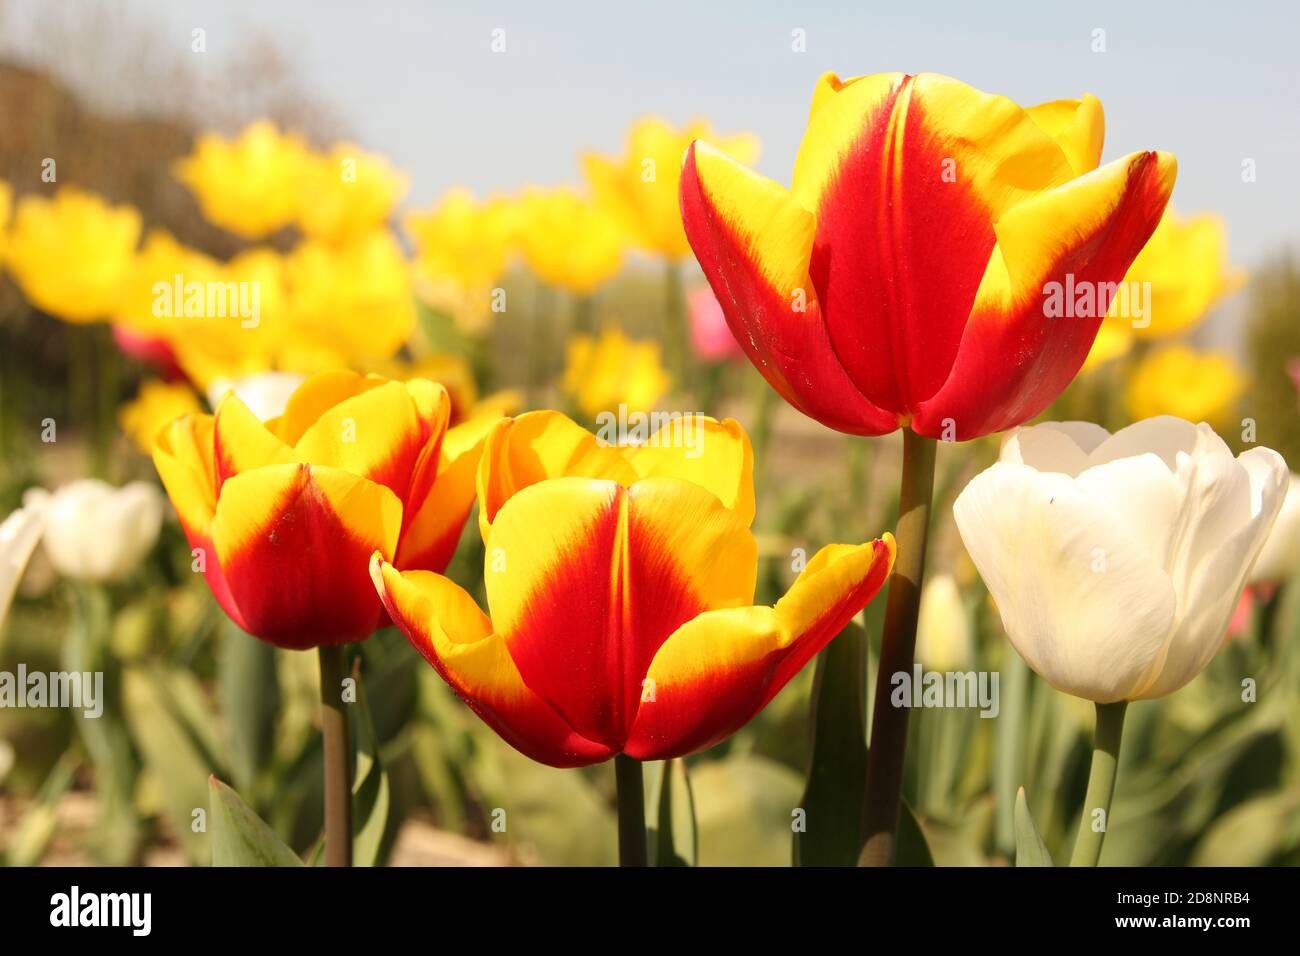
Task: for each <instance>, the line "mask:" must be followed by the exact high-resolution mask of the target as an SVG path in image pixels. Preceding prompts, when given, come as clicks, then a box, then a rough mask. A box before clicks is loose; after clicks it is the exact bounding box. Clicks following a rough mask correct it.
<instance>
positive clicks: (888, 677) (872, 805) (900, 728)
mask: <svg viewBox="0 0 1300 956" xmlns="http://www.w3.org/2000/svg"><path fill="white" fill-rule="evenodd" d="M936 450H937V446H936V444H935V441H934V439H932V438H925V437H922V436H921V435H918V434H916V433H915V432H913V431H912V430H911V429H910V428H904V429H903V476H902V480H901V482H900V487H899V499H898V529H897V532H896V538H897V543H898V553H897V555H896V556H895V559H894V573H893V576H892V577H891V578H890V580H889V603H888V604H887V605H886V607H885V629H884V637H883V640H882V641H881V648H880V668H879V670H878V671H877V674H876V697H875V700H874V701H873V703H872V711H871V748H870V752H869V754H868V757H867V789H866V795H865V797H864V801H863V812H862V824H863V827H862V832H863V835H864V837H865V839H866V842H865V843H864V844H863V847H862V853H861V854H860V855H859V857H858V865H859V866H889V865H890V864H891V863H892V862H893V860H894V849H895V843H896V833H897V830H898V803H899V798H900V796H901V794H902V787H903V757H904V754H905V752H906V750H907V708H906V707H894V706H893V705H892V704H891V703H890V697H891V690H892V684H893V676H894V675H895V674H898V673H906V674H910V673H911V671H912V657H913V654H914V652H915V650H916V619H917V615H918V613H919V611H920V605H921V583H922V581H923V579H924V577H925V545H926V537H927V534H928V531H929V526H930V505H931V498H932V497H933V495H934V460H935V452H936Z"/></svg>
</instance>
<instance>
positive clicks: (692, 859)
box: [646, 759, 700, 866]
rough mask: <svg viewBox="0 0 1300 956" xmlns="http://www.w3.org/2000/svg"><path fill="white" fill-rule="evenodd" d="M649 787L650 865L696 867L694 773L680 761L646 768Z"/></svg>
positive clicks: (652, 764) (696, 839) (697, 838)
mask: <svg viewBox="0 0 1300 956" xmlns="http://www.w3.org/2000/svg"><path fill="white" fill-rule="evenodd" d="M646 785H647V790H648V791H649V793H650V799H649V800H648V801H647V802H646V807H647V809H648V810H649V811H650V812H651V813H653V814H654V816H653V817H652V818H651V820H650V824H649V826H648V827H647V828H646V829H647V830H648V831H649V839H650V865H651V866H695V865H696V863H697V862H698V860H699V854H700V846H699V837H698V835H697V833H696V829H695V797H694V795H693V794H692V793H691V778H690V773H689V772H688V771H687V769H686V763H685V762H684V761H682V760H680V759H673V760H665V761H656V762H653V763H649V764H646Z"/></svg>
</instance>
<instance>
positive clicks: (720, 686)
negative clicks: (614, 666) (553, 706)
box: [624, 535, 894, 760]
mask: <svg viewBox="0 0 1300 956" xmlns="http://www.w3.org/2000/svg"><path fill="white" fill-rule="evenodd" d="M893 558H894V543H893V539H892V537H890V536H889V535H886V536H885V537H884V539H883V540H880V541H874V542H871V543H869V544H865V545H861V546H858V547H852V546H848V545H830V546H828V547H826V548H823V549H822V550H821V551H820V552H818V553H817V554H816V555H815V556H814V557H813V559H812V561H810V562H809V563H808V566H807V567H806V568H805V569H804V571H803V573H802V574H800V576H799V578H798V579H797V580H796V581H795V583H794V584H793V585H792V586H791V588H790V590H789V592H788V593H787V594H786V595H785V596H784V597H783V598H781V600H780V601H778V602H777V604H776V606H775V607H774V608H773V607H740V608H732V609H727V610H715V611H708V612H705V613H703V614H701V615H699V616H698V617H696V618H694V619H692V620H690V621H688V622H687V623H685V624H683V625H682V626H681V627H680V628H678V629H677V630H676V631H675V632H674V633H673V634H672V635H671V636H670V637H669V638H668V640H667V641H665V642H664V644H663V646H662V647H660V648H659V652H658V653H657V654H656V655H655V657H654V660H653V662H652V663H651V665H650V668H649V672H648V676H647V681H646V690H645V693H644V694H643V695H642V700H641V705H640V708H639V710H638V711H637V715H636V721H635V723H634V724H633V727H632V733H631V735H630V737H629V738H628V741H627V745H626V747H625V748H624V749H625V751H626V752H627V753H628V754H629V755H630V756H633V757H636V758H637V759H639V760H662V759H666V758H668V757H677V756H684V755H686V754H690V753H694V752H696V751H698V750H702V749H704V748H706V747H710V746H712V745H713V744H715V743H717V742H718V741H720V740H723V739H724V738H726V737H727V736H729V735H730V734H732V733H734V732H735V731H736V730H738V729H739V728H740V727H742V726H743V725H744V724H745V723H747V722H748V721H749V720H751V719H752V718H753V717H754V715H755V714H757V713H758V712H759V711H760V710H762V709H763V707H765V706H766V705H767V703H768V702H769V701H770V700H771V699H772V698H773V697H774V696H775V695H776V694H777V692H778V691H780V690H781V688H782V687H784V686H785V685H786V683H787V682H788V681H789V680H790V678H791V677H793V676H794V675H795V674H796V673H798V671H799V670H800V669H801V668H802V667H803V666H804V665H805V664H807V663H808V661H809V660H811V659H812V657H813V656H814V655H815V654H816V653H817V652H818V651H820V650H821V649H822V648H823V647H825V646H826V644H827V643H829V642H830V640H831V639H832V638H834V637H835V635H837V634H839V633H840V631H841V630H843V628H844V626H845V625H846V624H848V622H849V620H850V619H851V618H852V617H853V616H854V615H855V614H857V613H858V612H859V611H860V610H862V608H863V607H865V606H866V604H867V603H868V602H869V601H870V600H871V599H872V598H873V597H874V596H875V595H876V593H877V592H878V591H879V589H880V587H881V586H882V585H883V584H884V582H885V580H886V578H887V577H888V575H889V570H890V568H891V567H892V565H893Z"/></svg>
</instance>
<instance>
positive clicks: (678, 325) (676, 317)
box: [664, 259, 692, 392]
mask: <svg viewBox="0 0 1300 956" xmlns="http://www.w3.org/2000/svg"><path fill="white" fill-rule="evenodd" d="M664 302H665V311H664V322H665V325H666V327H667V328H666V333H667V334H666V335H665V336H664V339H665V342H666V344H667V346H668V354H667V356H665V357H666V359H667V365H668V371H669V372H670V373H671V374H672V376H673V379H674V381H673V385H674V387H675V388H676V389H677V390H678V392H681V391H683V390H684V389H686V388H687V387H688V386H689V385H690V384H692V383H691V382H690V381H689V379H690V378H691V370H690V357H689V355H688V354H687V345H686V339H687V335H688V330H687V327H686V299H685V293H684V292H683V291H682V269H681V266H680V265H679V264H678V262H677V260H676V259H669V260H668V262H667V263H666V264H665V267H664Z"/></svg>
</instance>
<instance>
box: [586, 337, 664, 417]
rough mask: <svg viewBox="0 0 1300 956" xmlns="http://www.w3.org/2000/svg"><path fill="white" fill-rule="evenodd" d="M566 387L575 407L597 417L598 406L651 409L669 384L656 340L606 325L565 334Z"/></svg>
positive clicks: (607, 409)
mask: <svg viewBox="0 0 1300 956" xmlns="http://www.w3.org/2000/svg"><path fill="white" fill-rule="evenodd" d="M564 390H565V391H566V392H567V393H568V394H569V395H570V396H571V397H572V399H573V401H574V403H575V404H576V405H577V407H578V409H579V410H580V411H581V412H582V413H583V415H585V416H587V418H589V419H592V418H595V416H596V415H598V414H600V413H601V412H614V413H617V412H618V409H619V406H626V407H627V410H628V411H630V412H647V411H650V410H651V409H652V408H653V407H654V404H655V403H656V402H657V401H659V399H660V398H661V397H663V394H664V392H666V391H667V390H668V373H667V372H666V371H664V367H663V364H662V361H661V352H660V349H659V343H658V342H651V341H637V340H634V339H630V338H628V337H627V336H626V335H624V334H623V332H622V331H620V330H619V329H616V328H613V327H608V328H605V329H604V330H602V331H601V333H600V335H599V336H598V337H597V336H591V335H575V336H574V337H573V338H571V339H569V344H568V360H567V364H566V367H565V370H564Z"/></svg>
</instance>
